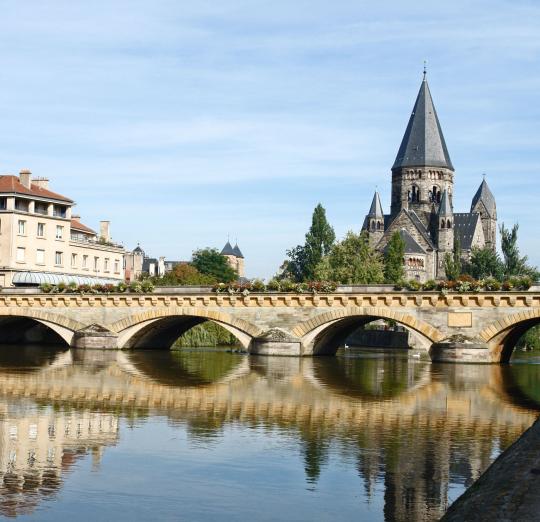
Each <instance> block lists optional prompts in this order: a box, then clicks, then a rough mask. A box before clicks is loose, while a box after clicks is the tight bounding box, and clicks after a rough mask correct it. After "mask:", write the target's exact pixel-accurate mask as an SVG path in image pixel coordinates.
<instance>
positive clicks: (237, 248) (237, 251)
mask: <svg viewBox="0 0 540 522" xmlns="http://www.w3.org/2000/svg"><path fill="white" fill-rule="evenodd" d="M233 252H234V255H235V256H236V257H241V258H243V257H244V254H242V251H241V250H240V247H239V246H238V241H237V242H236V244H235V245H234V248H233Z"/></svg>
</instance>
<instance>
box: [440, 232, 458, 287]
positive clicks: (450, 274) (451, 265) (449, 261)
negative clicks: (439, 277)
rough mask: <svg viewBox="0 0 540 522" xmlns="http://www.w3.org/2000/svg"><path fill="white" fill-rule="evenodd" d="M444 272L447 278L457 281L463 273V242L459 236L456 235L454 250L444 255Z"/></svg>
mask: <svg viewBox="0 0 540 522" xmlns="http://www.w3.org/2000/svg"><path fill="white" fill-rule="evenodd" d="M444 272H445V274H446V278H447V279H449V280H450V281H455V280H456V279H457V278H458V277H459V276H460V275H461V243H460V241H459V238H458V237H457V236H454V250H453V252H452V253H451V254H450V253H449V252H447V253H446V254H445V256H444Z"/></svg>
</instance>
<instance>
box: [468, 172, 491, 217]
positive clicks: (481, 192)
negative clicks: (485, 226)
mask: <svg viewBox="0 0 540 522" xmlns="http://www.w3.org/2000/svg"><path fill="white" fill-rule="evenodd" d="M480 202H481V203H483V204H484V207H485V208H486V211H487V213H488V214H489V215H490V216H491V217H496V215H497V205H496V203H495V196H493V193H492V192H491V190H490V188H489V186H488V184H487V181H486V178H485V174H484V178H483V179H482V183H480V186H479V187H478V190H477V191H476V194H475V195H474V197H473V200H472V204H471V212H474V211H475V207H476V206H477V205H478V203H480Z"/></svg>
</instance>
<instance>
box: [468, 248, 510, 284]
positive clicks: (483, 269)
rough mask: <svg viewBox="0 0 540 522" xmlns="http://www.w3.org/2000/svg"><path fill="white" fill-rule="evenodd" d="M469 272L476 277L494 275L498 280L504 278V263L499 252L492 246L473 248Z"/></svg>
mask: <svg viewBox="0 0 540 522" xmlns="http://www.w3.org/2000/svg"><path fill="white" fill-rule="evenodd" d="M467 272H468V273H469V274H470V275H471V276H472V277H474V278H475V279H485V278H486V277H494V278H495V279H497V280H498V281H502V280H503V279H504V265H503V263H502V261H501V258H500V257H499V254H497V252H495V251H493V250H492V249H491V248H490V247H484V248H473V249H472V252H471V259H470V261H469V265H468V267H467Z"/></svg>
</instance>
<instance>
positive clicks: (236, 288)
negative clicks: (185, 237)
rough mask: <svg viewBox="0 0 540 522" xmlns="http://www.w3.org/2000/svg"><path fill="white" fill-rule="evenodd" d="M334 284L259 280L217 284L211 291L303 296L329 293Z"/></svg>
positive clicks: (326, 282)
mask: <svg viewBox="0 0 540 522" xmlns="http://www.w3.org/2000/svg"><path fill="white" fill-rule="evenodd" d="M336 286H337V285H336V284H335V283H333V282H331V281H310V282H309V283H296V282H294V281H291V280H290V279H275V278H274V279H271V280H270V281H268V284H267V285H265V284H264V283H263V282H262V281H260V280H255V281H253V282H247V283H238V282H235V283H218V284H217V285H215V286H214V288H213V290H214V292H216V293H218V294H219V293H228V294H230V295H232V294H242V295H248V294H250V293H251V292H261V293H264V292H292V293H297V294H303V293H306V292H312V293H329V292H333V291H334V290H335V289H336Z"/></svg>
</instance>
